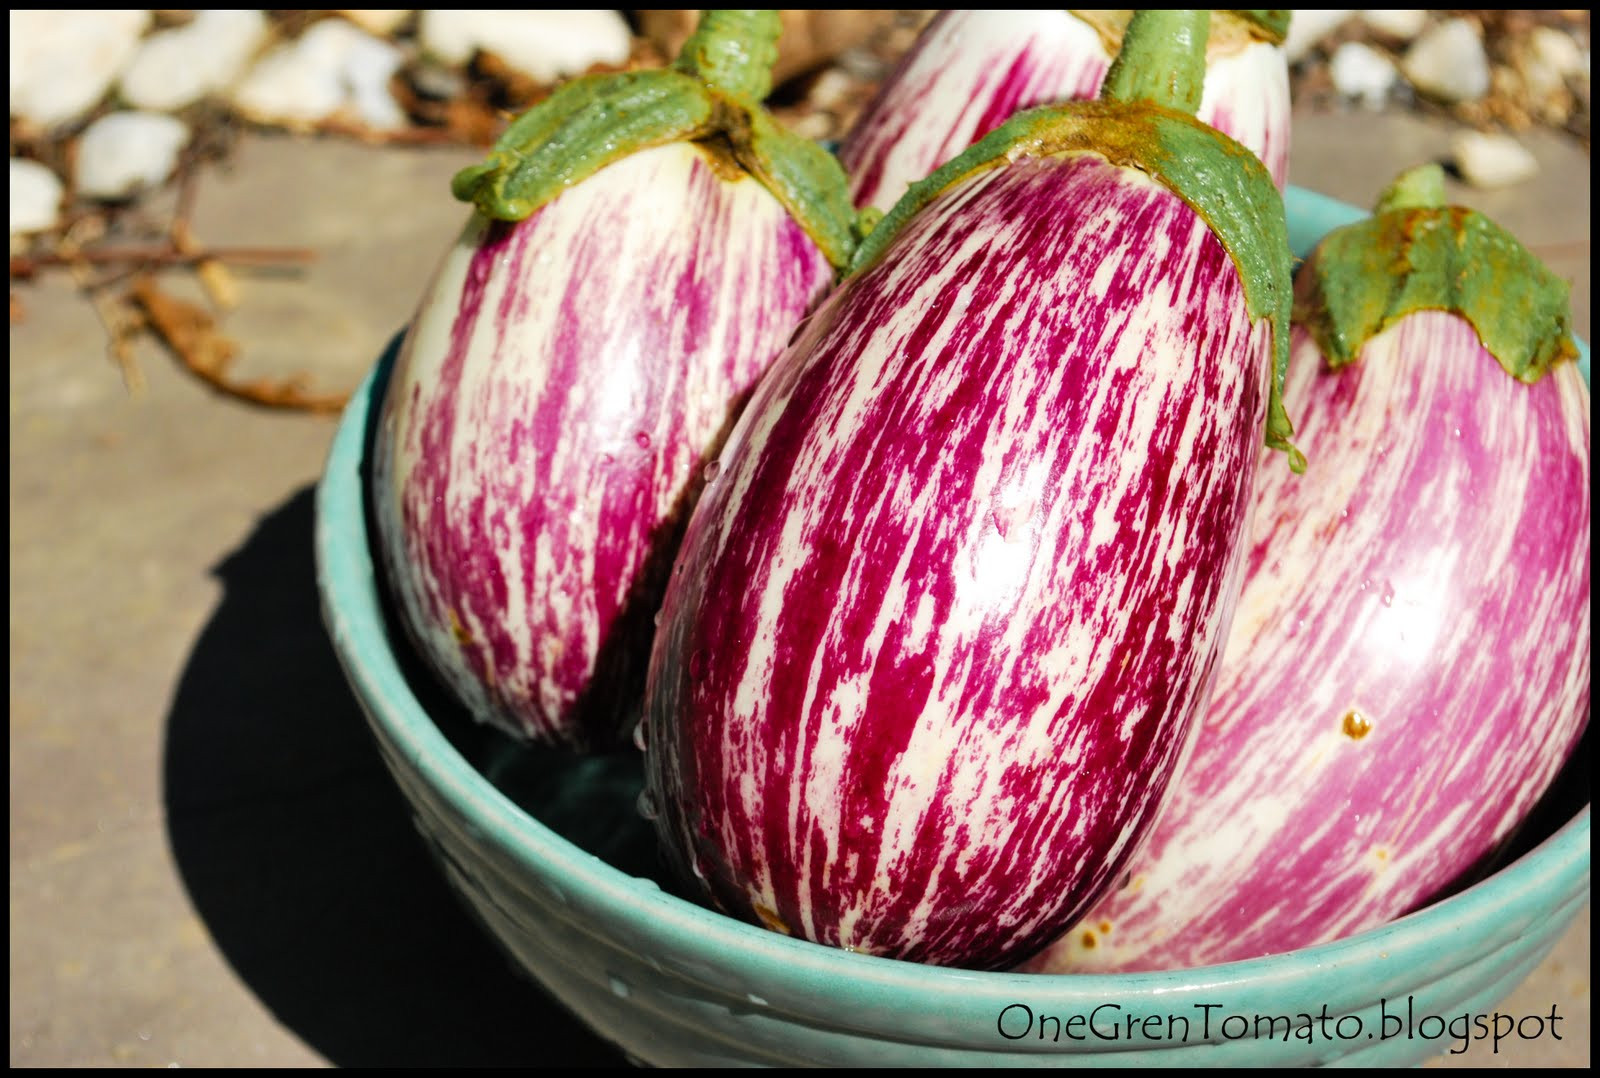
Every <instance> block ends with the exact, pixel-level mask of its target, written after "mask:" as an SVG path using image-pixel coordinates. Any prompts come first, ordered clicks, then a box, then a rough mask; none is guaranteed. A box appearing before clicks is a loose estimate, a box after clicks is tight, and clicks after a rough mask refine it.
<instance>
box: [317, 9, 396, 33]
mask: <svg viewBox="0 0 1600 1078" xmlns="http://www.w3.org/2000/svg"><path fill="white" fill-rule="evenodd" d="M412 10H414V9H407V10H405V11H366V10H356V11H335V12H334V14H335V15H342V16H344V17H345V18H347V19H349V20H350V21H351V22H353V23H355V24H356V25H357V26H359V27H361V29H363V30H365V31H366V32H367V33H369V34H374V35H376V36H377V37H388V36H389V35H390V34H392V33H394V32H395V31H396V30H398V29H400V24H401V23H403V22H405V21H406V19H408V18H409V17H410V16H411V11H412Z"/></svg>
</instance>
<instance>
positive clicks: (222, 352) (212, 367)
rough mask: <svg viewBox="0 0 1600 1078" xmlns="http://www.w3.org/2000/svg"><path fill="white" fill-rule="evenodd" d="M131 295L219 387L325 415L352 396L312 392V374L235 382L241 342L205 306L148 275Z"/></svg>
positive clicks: (185, 360)
mask: <svg viewBox="0 0 1600 1078" xmlns="http://www.w3.org/2000/svg"><path fill="white" fill-rule="evenodd" d="M129 296H130V298H131V299H132V300H133V301H134V302H135V303H137V304H138V305H139V307H140V308H141V309H142V310H143V311H144V313H145V316H146V318H147V319H148V320H149V324H150V327H151V328H152V329H153V330H155V332H156V334H157V335H158V336H159V337H160V338H161V339H162V340H163V341H164V342H165V343H166V345H167V347H168V348H169V349H171V350H172V353H173V354H174V355H175V356H177V357H178V360H179V362H181V363H182V364H183V365H184V367H186V368H187V369H188V370H189V371H190V372H191V373H192V374H194V375H195V376H196V377H198V378H199V379H200V380H201V381H203V382H205V383H206V384H207V385H209V386H211V387H212V388H213V389H216V390H218V391H219V392H222V393H225V394H227V395H228V396H230V397H235V398H237V399H239V400H244V401H249V402H250V403H252V404H259V405H263V406H265V407H268V408H289V409H294V410H297V411H303V412H316V413H322V414H335V413H338V412H340V411H342V410H343V408H344V405H345V402H346V401H347V400H348V399H349V394H327V393H314V392H312V391H311V390H310V389H308V388H307V385H308V382H309V379H308V378H307V376H306V375H304V374H300V375H295V376H292V377H290V378H286V379H282V380H275V379H269V378H257V379H253V380H250V381H236V380H234V379H232V378H230V377H228V368H229V367H230V366H231V365H232V363H233V361H234V359H235V358H236V356H237V355H238V351H239V346H238V343H237V342H235V341H234V340H233V339H232V338H230V337H226V336H224V335H223V334H221V333H220V332H218V330H217V327H216V323H215V322H214V321H213V320H212V318H211V315H210V314H209V313H207V312H206V311H205V310H204V309H203V308H201V307H198V306H196V305H195V304H192V303H187V302H185V301H183V300H180V299H176V298H174V297H172V296H169V295H167V294H166V293H164V292H162V291H161V290H160V289H159V288H158V287H157V286H156V282H155V279H154V278H153V277H151V276H150V275H149V274H143V275H141V276H140V277H139V278H138V279H137V280H135V281H134V283H133V287H132V288H131V289H130V290H129Z"/></svg>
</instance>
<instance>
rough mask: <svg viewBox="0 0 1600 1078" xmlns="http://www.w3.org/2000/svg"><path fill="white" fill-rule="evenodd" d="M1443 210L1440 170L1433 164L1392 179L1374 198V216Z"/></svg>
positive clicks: (1419, 167)
mask: <svg viewBox="0 0 1600 1078" xmlns="http://www.w3.org/2000/svg"><path fill="white" fill-rule="evenodd" d="M1444 206H1445V191H1444V169H1443V168H1442V167H1440V166H1439V165H1438V164H1437V163H1429V164H1426V165H1418V166H1417V167H1416V168H1413V169H1408V170H1406V171H1405V172H1402V173H1401V174H1400V175H1399V176H1397V177H1395V180H1394V182H1393V183H1391V184H1390V185H1389V186H1388V187H1386V188H1384V191H1383V194H1381V195H1379V196H1378V205H1377V208H1376V209H1375V210H1374V211H1373V213H1374V214H1377V215H1382V214H1385V213H1390V212H1392V211H1394V210H1438V209H1443V208H1444Z"/></svg>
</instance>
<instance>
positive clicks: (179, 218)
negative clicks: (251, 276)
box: [167, 164, 239, 311]
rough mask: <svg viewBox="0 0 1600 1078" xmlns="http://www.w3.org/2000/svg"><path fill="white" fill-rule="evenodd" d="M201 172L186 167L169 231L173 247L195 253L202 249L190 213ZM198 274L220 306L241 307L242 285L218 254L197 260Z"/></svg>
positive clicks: (186, 252)
mask: <svg viewBox="0 0 1600 1078" xmlns="http://www.w3.org/2000/svg"><path fill="white" fill-rule="evenodd" d="M199 175H200V171H199V170H198V169H197V168H195V167H194V166H193V165H192V164H190V165H188V166H187V167H185V168H184V170H183V174H182V178H181V180H180V182H179V186H178V205H177V209H176V210H175V211H174V213H173V215H172V226H171V227H170V228H169V229H168V230H167V234H168V235H170V236H171V237H172V246H173V248H174V249H176V250H177V251H179V252H181V253H183V254H195V253H197V252H199V251H200V250H201V246H200V242H199V241H198V240H196V239H195V238H194V233H193V232H192V231H191V230H190V228H189V215H190V213H191V211H192V210H193V209H194V199H195V191H196V188H195V179H196V178H197V177H198V176H199ZM195 274H196V276H198V277H199V278H200V285H201V287H203V288H204V289H205V290H206V294H207V295H208V296H210V297H211V302H212V303H214V304H216V306H217V307H218V309H220V310H224V311H231V310H233V309H234V308H235V307H237V306H239V287H238V285H237V284H235V283H234V280H233V275H232V274H230V273H229V272H228V268H227V266H225V265H223V264H222V263H221V262H220V261H218V260H217V259H216V258H215V257H212V256H205V257H202V258H201V259H200V261H199V262H197V263H195Z"/></svg>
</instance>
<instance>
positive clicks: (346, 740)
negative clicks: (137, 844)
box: [165, 487, 624, 1067]
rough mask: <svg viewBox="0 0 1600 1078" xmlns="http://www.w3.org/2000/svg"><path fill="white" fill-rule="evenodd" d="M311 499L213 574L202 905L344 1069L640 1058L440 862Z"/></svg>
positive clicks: (284, 1009) (184, 814)
mask: <svg viewBox="0 0 1600 1078" xmlns="http://www.w3.org/2000/svg"><path fill="white" fill-rule="evenodd" d="M312 494H313V491H312V488H310V487H308V488H306V489H305V490H303V491H301V492H299V493H298V494H296V495H295V496H294V497H293V498H291V499H290V500H289V501H288V502H287V503H285V504H284V505H283V506H281V507H280V508H278V509H277V510H275V511H274V512H272V513H271V514H270V515H268V516H267V517H266V518H265V519H264V520H262V521H261V523H260V525H259V526H258V527H257V528H256V530H255V531H254V532H253V533H252V534H251V536H250V537H249V539H248V540H247V541H246V542H245V543H244V545H243V546H242V547H241V548H240V549H238V550H237V551H235V552H233V553H232V554H231V555H230V556H229V557H228V558H227V559H226V560H225V561H223V563H222V564H221V565H219V566H217V567H216V568H215V570H214V572H215V573H216V574H217V576H218V577H219V578H220V579H221V581H222V584H223V588H224V592H223V597H222V601H221V603H220V605H219V606H218V608H217V611H216V614H215V615H214V616H213V618H212V619H211V621H210V622H209V623H208V624H207V625H206V627H205V629H204V631H203V632H202V633H201V635H200V638H199V641H198V642H197V643H196V645H195V648H194V651H193V653H192V654H191V655H190V657H189V661H188V664H187V666H186V668H185V669H184V672H183V676H182V679H181V681H180V683H179V686H178V691H177V696H176V699H175V700H174V702H173V705H172V711H171V714H170V715H169V716H168V720H167V745H166V760H165V798H166V808H167V815H168V820H169V824H168V827H169V830H170V839H171V842H172V849H173V853H174V856H175V858H176V861H177V864H178V868H179V871H180V872H181V874H182V877H183V881H184V884H185V886H186V887H187V888H188V891H189V895H190V898H191V899H192V901H193V903H194V906H195V908H196V910H197V911H198V913H199V915H200V917H201V918H202V920H203V921H204V923H205V925H206V928H207V929H208V931H209V932H210V934H211V936H212V938H213V939H214V940H215V941H216V943H217V945H218V946H219V947H220V948H221V950H222V952H223V954H224V955H225V956H226V957H227V959H228V961H229V962H230V963H231V964H232V966H233V968H234V969H235V970H236V971H237V972H238V974H239V976H240V978H241V979H242V980H243V981H244V982H245V983H246V984H247V985H249V986H250V988H251V989H252V990H253V991H254V992H255V993H256V995H257V996H258V997H259V998H260V999H261V1001H262V1002H263V1003H264V1004H265V1005H266V1006H267V1007H268V1008H269V1009H270V1010H271V1011H272V1013H273V1014H274V1015H275V1016H276V1017H277V1019H278V1020H279V1021H281V1022H282V1023H283V1024H284V1026H286V1027H287V1028H288V1029H290V1030H291V1031H293V1032H294V1033H295V1034H296V1035H298V1036H299V1037H300V1038H302V1039H303V1040H304V1041H305V1043H306V1044H307V1045H309V1046H310V1047H311V1048H312V1049H314V1050H315V1051H317V1052H319V1053H321V1054H322V1055H323V1056H324V1057H326V1058H327V1059H328V1061H329V1062H330V1063H332V1064H334V1065H336V1066H341V1067H380V1066H402V1067H408V1066H409V1067H415V1066H447V1065H448V1066H463V1067H470V1066H495V1065H508V1066H534V1065H538V1066H610V1065H619V1064H621V1063H623V1062H624V1060H623V1057H622V1055H621V1053H620V1052H618V1051H617V1050H616V1049H615V1048H613V1047H612V1046H611V1045H609V1044H608V1043H606V1042H604V1041H603V1040H601V1039H600V1038H598V1037H596V1036H595V1035H594V1034H592V1033H590V1032H589V1031H588V1030H587V1028H586V1027H584V1026H583V1025H582V1024H581V1023H579V1022H578V1020H577V1019H575V1018H573V1017H571V1016H570V1015H569V1014H568V1013H567V1012H566V1011H565V1010H564V1009H563V1008H562V1007H561V1006H560V1005H559V1004H557V1003H556V1002H554V1001H553V1000H551V999H550V998H549V997H547V996H546V995H545V994H544V993H543V992H542V991H541V990H540V989H539V988H537V987H536V986H535V985H533V984H532V983H531V982H529V981H526V980H523V979H522V978H521V977H520V976H519V975H518V974H517V973H516V972H515V971H514V970H513V969H512V967H511V966H510V964H509V963H508V962H507V961H506V960H505V959H504V958H503V957H502V956H501V953H500V951H499V950H498V949H497V947H496V946H495V944H493V943H492V942H491V941H490V940H489V939H488V937H487V936H485V935H484V933H483V932H482V931H481V930H480V929H479V928H478V926H477V925H476V923H475V922H474V921H473V920H472V919H471V918H470V916H469V915H468V913H467V912H466V910H465V908H464V907H463V906H462V905H461V904H460V903H459V902H458V901H457V899H456V898H455V896H454V894H453V893H452V892H450V891H449V890H448V888H447V887H446V885H445V883H444V881H443V878H442V877H441V875H440V873H439V871H438V870H437V868H436V867H435V866H434V864H433V863H432V862H431V861H430V860H429V859H428V855H427V853H426V852H425V848H424V846H423V843H422V840H421V839H420V837H419V836H418V835H417V833H416V832H415V830H414V829H413V827H412V824H411V822H410V816H409V814H408V812H407V809H406V805H405V802H404V801H403V799H402V798H401V796H400V794H399V792H398V791H397V790H396V789H395V787H394V785H393V783H392V781H391V779H390V778H389V775H388V772H386V771H385V770H384V768H383V764H382V762H381V761H380V759H379V756H378V753H377V750H376V748H375V746H374V745H373V743H372V740H371V737H370V735H369V734H368V732H367V728H366V725H365V720H364V718H363V716H362V714H361V712H360V709H359V707H358V705H357V703H356V701H355V699H354V697H353V696H352V695H351V693H350V690H349V688H348V686H347V685H346V683H345V680H344V677H343V675H342V673H341V671H340V668H339V665H338V660H337V659H336V658H335V656H334V652H333V648H332V645H331V644H330V643H329V641H328V637H327V634H326V632H325V631H324V629H323V625H322V621H321V617H320V614H319V609H318V602H317V593H316V585H315V571H314V567H313V555H312V527H313V516H314V514H313V497H312Z"/></svg>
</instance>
